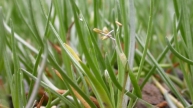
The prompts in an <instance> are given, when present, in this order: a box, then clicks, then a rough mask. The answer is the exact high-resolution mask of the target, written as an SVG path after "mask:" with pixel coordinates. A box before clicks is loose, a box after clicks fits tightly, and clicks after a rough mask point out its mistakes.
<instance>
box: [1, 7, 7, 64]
mask: <svg viewBox="0 0 193 108" xmlns="http://www.w3.org/2000/svg"><path fill="white" fill-rule="evenodd" d="M0 33H1V36H0V51H1V52H0V64H2V63H3V51H4V49H5V47H6V35H5V28H4V25H3V12H2V7H0Z"/></svg>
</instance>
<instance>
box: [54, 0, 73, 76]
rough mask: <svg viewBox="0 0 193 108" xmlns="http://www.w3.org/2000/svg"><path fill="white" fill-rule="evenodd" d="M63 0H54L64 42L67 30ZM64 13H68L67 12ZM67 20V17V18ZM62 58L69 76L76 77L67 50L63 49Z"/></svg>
mask: <svg viewBox="0 0 193 108" xmlns="http://www.w3.org/2000/svg"><path fill="white" fill-rule="evenodd" d="M61 2H62V1H60V0H54V1H53V3H54V7H55V9H56V12H57V14H58V18H59V22H60V25H59V26H60V29H59V34H60V38H61V39H62V41H63V42H66V30H65V28H64V27H65V26H64V23H63V22H64V21H63V19H64V18H63V15H62V9H61V6H60V4H61ZM63 2H65V3H67V1H63ZM64 14H67V13H66V12H65V13H64ZM66 20H67V19H66ZM62 59H63V61H64V65H65V69H66V72H67V73H68V76H69V77H70V78H72V79H74V78H73V77H74V76H73V72H72V70H71V64H70V60H69V58H68V56H67V55H66V54H65V52H64V51H63V50H62Z"/></svg>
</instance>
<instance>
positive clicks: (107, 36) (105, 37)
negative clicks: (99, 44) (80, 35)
mask: <svg viewBox="0 0 193 108" xmlns="http://www.w3.org/2000/svg"><path fill="white" fill-rule="evenodd" d="M93 31H94V32H96V33H98V34H102V35H104V36H103V37H102V38H101V39H102V40H105V39H107V38H110V39H112V40H114V41H115V39H114V38H113V37H112V35H111V33H112V32H113V31H114V30H111V31H110V32H108V30H107V28H104V29H103V30H100V29H98V28H94V29H93Z"/></svg>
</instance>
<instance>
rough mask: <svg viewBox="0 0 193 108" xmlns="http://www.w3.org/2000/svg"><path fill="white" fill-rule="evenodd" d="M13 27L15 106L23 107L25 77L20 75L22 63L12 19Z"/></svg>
mask: <svg viewBox="0 0 193 108" xmlns="http://www.w3.org/2000/svg"><path fill="white" fill-rule="evenodd" d="M11 27H12V31H11V45H12V53H13V62H14V76H15V77H14V80H13V81H14V82H15V84H14V89H15V91H14V94H15V97H13V98H14V100H15V102H16V103H15V104H14V106H15V107H16V108H21V107H23V106H24V103H23V101H24V100H23V98H22V97H23V96H22V94H23V93H22V92H21V91H22V87H23V86H22V84H21V83H20V82H21V81H22V80H23V79H21V77H20V74H22V73H20V64H19V58H18V54H17V52H18V50H17V48H16V46H17V44H16V41H15V37H14V29H13V24H12V21H11Z"/></svg>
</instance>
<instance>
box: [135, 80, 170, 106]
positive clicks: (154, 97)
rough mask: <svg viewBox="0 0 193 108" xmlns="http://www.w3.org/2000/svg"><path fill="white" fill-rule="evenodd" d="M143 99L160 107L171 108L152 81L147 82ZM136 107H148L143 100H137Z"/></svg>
mask: <svg viewBox="0 0 193 108" xmlns="http://www.w3.org/2000/svg"><path fill="white" fill-rule="evenodd" d="M142 99H143V100H145V101H146V102H148V103H150V104H152V105H154V106H155V107H158V108H169V107H168V106H167V102H166V101H165V100H164V97H163V95H162V93H161V92H160V91H159V89H158V88H157V87H156V86H155V85H154V84H151V83H146V85H145V86H144V88H143V90H142ZM135 108H148V107H147V106H145V104H143V103H142V102H137V104H136V106H135Z"/></svg>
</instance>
